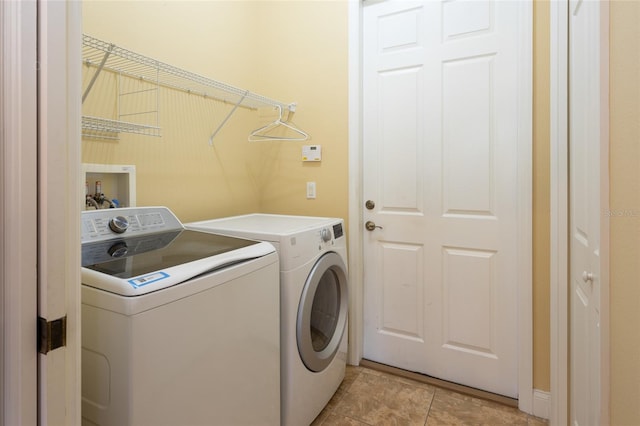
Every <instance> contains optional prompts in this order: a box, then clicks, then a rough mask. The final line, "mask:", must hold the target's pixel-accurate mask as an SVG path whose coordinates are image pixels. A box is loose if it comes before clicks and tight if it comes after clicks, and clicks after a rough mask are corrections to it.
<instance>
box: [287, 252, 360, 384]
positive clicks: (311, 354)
mask: <svg viewBox="0 0 640 426" xmlns="http://www.w3.org/2000/svg"><path fill="white" fill-rule="evenodd" d="M346 324H347V268H346V266H345V264H344V262H343V261H342V258H341V257H340V256H339V255H338V254H336V253H334V252H329V253H327V254H325V255H323V256H322V257H321V258H320V259H319V260H318V261H317V262H316V264H315V265H314V266H313V268H312V269H311V273H310V274H309V276H308V277H307V281H306V283H305V285H304V289H303V290H302V297H301V299H300V305H299V306H298V318H297V321H296V337H297V342H298V352H299V353H300V358H301V359H302V362H304V365H306V367H307V368H308V369H309V370H311V371H316V372H318V371H322V370H324V369H325V368H326V367H327V366H328V365H329V364H330V363H331V361H332V360H333V358H334V357H335V356H336V353H337V352H338V348H339V347H340V343H341V341H342V336H343V335H344V332H345V328H346Z"/></svg>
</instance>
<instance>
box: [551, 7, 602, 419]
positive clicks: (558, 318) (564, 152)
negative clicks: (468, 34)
mask: <svg viewBox="0 0 640 426" xmlns="http://www.w3.org/2000/svg"><path fill="white" fill-rule="evenodd" d="M550 8H551V10H550V18H551V25H550V27H551V28H550V30H551V34H550V36H551V43H550V44H551V58H550V59H551V61H550V74H551V75H550V79H551V93H550V100H551V105H550V106H551V110H550V119H551V121H550V124H551V126H550V127H551V129H550V143H551V167H550V171H551V176H550V178H551V180H550V181H551V250H550V256H551V264H550V266H551V268H550V275H551V276H550V286H551V291H550V295H551V299H550V316H551V318H550V323H551V327H550V340H551V342H550V343H551V360H550V367H551V369H550V373H551V374H550V375H551V410H550V419H549V420H550V424H565V423H567V422H568V421H569V402H568V401H569V393H570V389H569V381H568V369H569V362H570V358H569V357H570V355H569V347H568V342H569V336H570V332H571V330H569V298H568V295H569V260H570V258H569V256H570V254H569V239H568V233H569V196H570V192H569V191H570V187H569V130H568V129H569V127H568V124H569V123H568V121H569V104H568V94H569V92H568V90H569V81H568V78H567V76H568V65H569V51H568V48H569V26H568V22H569V15H568V13H569V0H559V1H555V2H551V3H550ZM600 25H601V40H600V45H599V48H600V50H601V62H600V78H601V90H602V91H603V93H601V95H600V96H601V98H603V99H607V98H608V90H609V60H608V58H609V55H608V51H609V38H608V34H609V4H608V2H606V1H605V2H601V7H600ZM608 116H609V110H608V105H601V126H600V127H601V134H600V152H599V156H600V187H599V188H597V190H598V191H599V193H600V197H599V199H600V209H599V210H600V211H601V212H605V211H607V210H608V208H609V206H608V200H609V122H608ZM600 259H601V261H600V280H601V282H600V292H601V293H600V371H601V380H600V416H601V424H603V425H604V424H608V423H609V418H610V413H609V380H610V379H609V364H610V358H609V351H608V348H609V340H610V333H609V327H610V319H609V316H610V305H609V300H610V297H609V260H608V259H609V224H608V222H607V218H606V215H604V214H602V215H601V217H600Z"/></svg>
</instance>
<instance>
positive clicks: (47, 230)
mask: <svg viewBox="0 0 640 426" xmlns="http://www.w3.org/2000/svg"><path fill="white" fill-rule="evenodd" d="M38 34H39V43H38V60H39V76H38V128H39V131H38V158H39V164H38V175H39V183H38V250H39V252H38V277H39V278H38V315H39V316H40V317H42V318H45V319H46V320H48V321H51V320H55V319H57V318H61V317H63V316H66V318H67V322H66V324H67V331H66V345H65V347H62V348H58V349H56V350H53V351H50V352H48V353H47V354H40V355H39V357H38V392H39V401H38V420H39V422H38V423H39V424H40V425H47V424H49V425H58V424H60V425H62V424H79V423H80V418H81V412H80V411H81V408H80V407H81V404H80V402H81V395H80V394H81V389H80V385H81V382H82V380H81V374H80V354H81V349H80V348H81V342H80V310H81V297H80V281H81V280H80V244H79V242H80V226H79V224H80V210H81V206H82V202H81V200H82V190H83V185H81V184H80V181H81V179H80V163H81V160H80V144H81V142H80V140H81V138H80V127H81V126H80V121H81V115H82V111H81V93H82V92H81V89H82V87H81V81H82V70H81V63H82V10H81V3H80V2H50V1H43V0H39V2H38Z"/></svg>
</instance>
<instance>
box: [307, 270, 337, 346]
mask: <svg viewBox="0 0 640 426" xmlns="http://www.w3.org/2000/svg"><path fill="white" fill-rule="evenodd" d="M339 316H340V281H339V279H338V275H337V274H336V273H335V272H334V271H333V269H329V270H327V271H326V272H325V273H324V274H322V278H320V283H319V284H318V288H317V289H316V294H315V295H314V297H313V304H312V305H311V324H310V327H311V344H312V346H313V350H314V351H316V352H320V351H322V350H324V349H325V348H326V347H327V345H329V342H331V337H332V336H333V334H334V332H335V331H336V325H337V324H338V317H339Z"/></svg>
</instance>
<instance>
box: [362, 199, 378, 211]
mask: <svg viewBox="0 0 640 426" xmlns="http://www.w3.org/2000/svg"><path fill="white" fill-rule="evenodd" d="M364 206H365V207H366V208H367V210H373V209H374V208H375V207H376V203H375V202H374V201H373V200H367V202H366V203H364Z"/></svg>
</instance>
